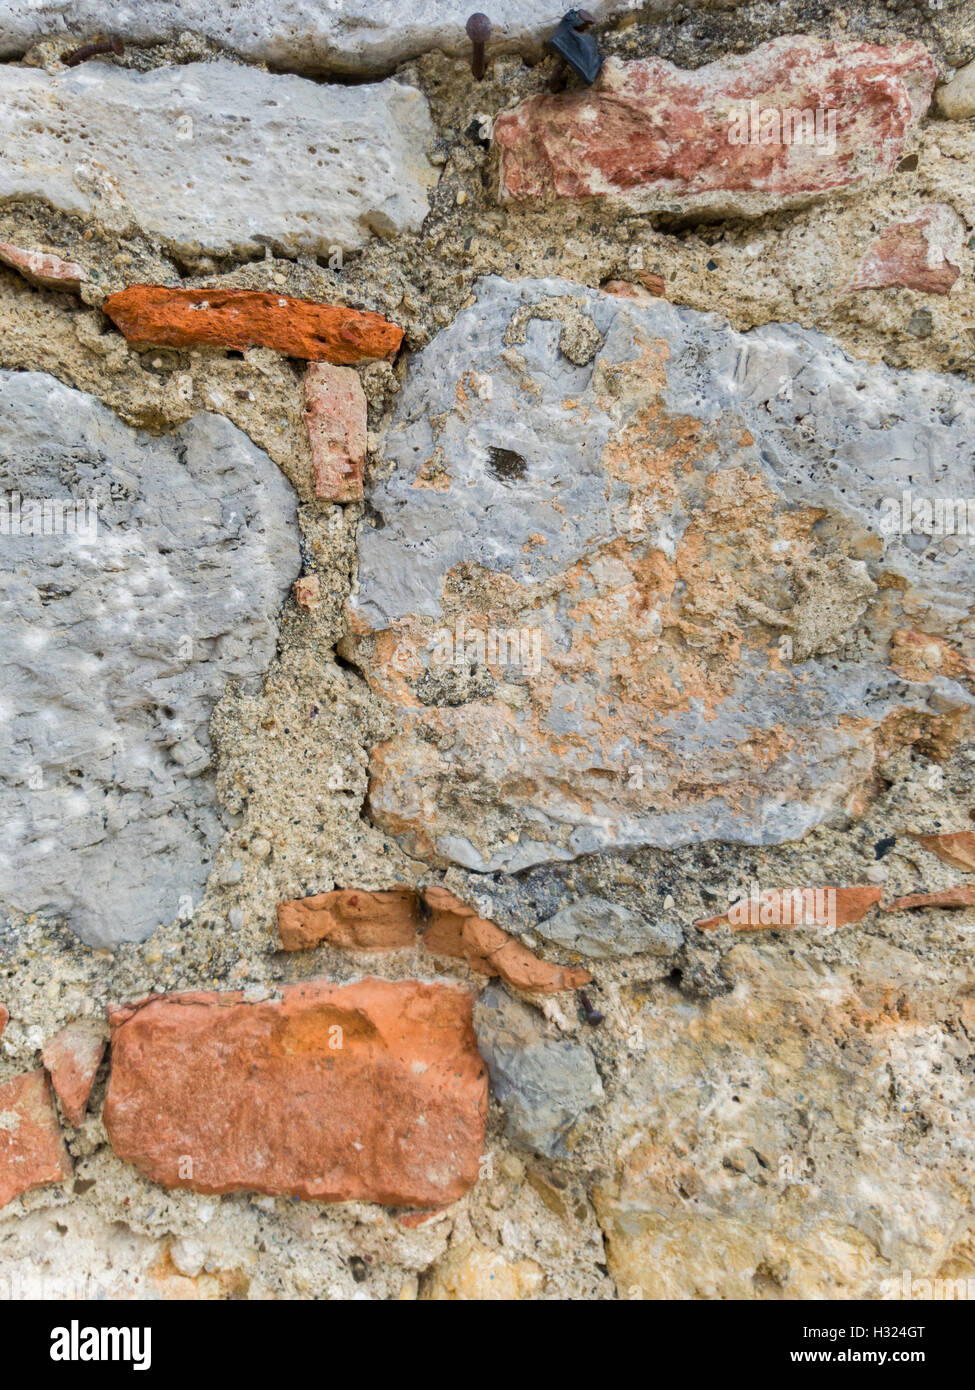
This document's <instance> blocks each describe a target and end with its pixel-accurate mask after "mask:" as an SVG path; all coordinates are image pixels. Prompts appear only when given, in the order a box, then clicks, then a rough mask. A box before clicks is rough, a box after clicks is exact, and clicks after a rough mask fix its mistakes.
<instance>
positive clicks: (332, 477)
mask: <svg viewBox="0 0 975 1390" xmlns="http://www.w3.org/2000/svg"><path fill="white" fill-rule="evenodd" d="M305 426H306V428H307V430H308V440H309V443H310V444H311V456H312V463H313V465H314V469H315V496H316V497H318V498H320V499H321V500H322V501H324V502H358V501H361V499H362V479H363V474H364V471H365V466H366V393H365V391H363V389H362V382H361V381H360V380H359V375H358V373H357V372H355V371H353V369H352V368H351V367H333V366H331V365H329V364H328V363H324V362H314V363H312V364H311V365H310V366H309V367H308V368H307V370H306V372H305Z"/></svg>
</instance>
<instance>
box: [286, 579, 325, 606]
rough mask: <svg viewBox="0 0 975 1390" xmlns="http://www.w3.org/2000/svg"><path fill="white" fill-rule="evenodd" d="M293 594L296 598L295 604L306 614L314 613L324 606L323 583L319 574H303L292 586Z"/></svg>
mask: <svg viewBox="0 0 975 1390" xmlns="http://www.w3.org/2000/svg"><path fill="white" fill-rule="evenodd" d="M291 592H292V593H293V594H294V596H295V603H297V605H298V607H299V608H303V609H304V610H305V612H306V613H314V611H315V609H316V608H321V606H322V582H321V580H320V579H319V577H318V575H317V574H303V575H302V576H301V578H300V579H296V580H295V582H294V583H293V584H292V586H291Z"/></svg>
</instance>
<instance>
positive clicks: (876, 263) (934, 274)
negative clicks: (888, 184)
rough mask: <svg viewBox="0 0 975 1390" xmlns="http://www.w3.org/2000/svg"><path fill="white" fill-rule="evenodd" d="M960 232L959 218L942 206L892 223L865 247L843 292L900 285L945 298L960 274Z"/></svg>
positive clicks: (961, 224)
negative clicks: (865, 252) (941, 295)
mask: <svg viewBox="0 0 975 1390" xmlns="http://www.w3.org/2000/svg"><path fill="white" fill-rule="evenodd" d="M964 231H965V227H964V223H963V222H962V220H961V218H960V217H959V216H958V214H957V213H956V212H954V211H953V210H952V209H951V208H949V207H946V206H945V205H944V204H943V203H934V204H931V205H930V206H929V207H926V208H922V209H921V211H920V212H918V213H916V214H915V215H914V216H913V217H907V218H905V219H904V220H903V221H902V222H892V223H891V224H890V226H888V227H885V228H884V230H883V232H881V234H880V236H879V237H878V238H877V239H876V241H874V242H872V243H871V244H870V246H869V247H868V248H867V254H866V255H865V256H864V258H863V260H862V261H861V262H860V266H859V269H858V270H857V272H856V274H855V275H854V277H853V279H852V280H851V281H850V283H849V284H848V285H847V287H846V290H845V291H844V293H846V294H854V293H856V292H857V291H859V290H879V289H886V288H888V287H889V286H892V285H899V286H902V287H903V288H904V289H909V290H920V291H921V292H922V293H924V294H948V293H949V291H950V290H951V287H952V285H953V284H954V283H955V281H956V280H957V279H958V276H959V275H960V273H961V272H960V270H959V268H958V264H957V262H958V259H959V256H960V253H961V247H962V238H963V235H964Z"/></svg>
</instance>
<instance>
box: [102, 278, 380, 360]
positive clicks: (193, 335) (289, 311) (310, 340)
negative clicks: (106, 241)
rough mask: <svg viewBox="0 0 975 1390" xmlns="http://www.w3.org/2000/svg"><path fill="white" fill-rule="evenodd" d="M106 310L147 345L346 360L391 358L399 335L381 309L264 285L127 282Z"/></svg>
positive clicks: (128, 335)
mask: <svg viewBox="0 0 975 1390" xmlns="http://www.w3.org/2000/svg"><path fill="white" fill-rule="evenodd" d="M104 309H105V313H106V314H108V316H109V318H110V319H112V321H113V322H114V323H116V324H118V326H119V328H120V329H121V330H122V332H123V333H124V334H125V336H126V338H128V340H129V342H130V343H141V344H144V345H146V346H151V347H200V346H209V347H223V348H236V349H237V350H238V351H241V352H243V351H246V349H247V348H251V347H269V348H274V349H275V351H277V352H282V353H285V354H286V355H287V356H289V357H303V358H307V359H309V360H310V361H315V362H319V361H321V362H335V363H339V364H346V365H348V364H349V363H352V362H362V361H367V360H370V359H375V358H392V357H395V356H396V353H397V352H398V351H399V346H400V343H401V342H402V341H403V330H402V329H401V328H397V327H396V325H395V324H393V323H389V322H388V320H387V319H384V318H382V317H381V315H379V314H373V313H368V312H360V311H359V310H358V309H346V308H343V307H341V306H340V305H337V304H317V303H313V302H312V301H311V300H309V299H291V298H289V297H288V296H286V295H280V294H267V293H265V292H264V291H262V290H234V289H216V288H210V289H202V290H175V289H167V288H166V287H165V286H163V285H130V286H129V287H128V289H125V290H120V291H119V293H118V294H113V295H111V296H110V297H109V298H108V299H106V301H105V304H104Z"/></svg>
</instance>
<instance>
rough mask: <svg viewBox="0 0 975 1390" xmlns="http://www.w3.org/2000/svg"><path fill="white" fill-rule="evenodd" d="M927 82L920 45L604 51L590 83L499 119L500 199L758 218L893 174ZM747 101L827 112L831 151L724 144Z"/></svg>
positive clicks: (924, 101)
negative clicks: (699, 53)
mask: <svg viewBox="0 0 975 1390" xmlns="http://www.w3.org/2000/svg"><path fill="white" fill-rule="evenodd" d="M934 81H935V67H934V63H933V62H932V59H931V57H930V55H929V54H928V53H927V51H926V49H925V48H924V47H923V46H922V45H921V44H918V43H901V44H897V45H896V46H893V47H882V46H879V45H877V44H869V43H832V42H823V41H820V40H818V39H813V38H807V37H804V36H793V37H788V38H780V39H773V40H772V41H771V42H769V43H766V44H762V45H761V46H760V47H759V48H757V49H755V51H754V52H752V53H749V54H745V55H742V56H733V57H729V58H725V59H721V60H719V61H717V62H714V63H709V64H707V65H706V66H704V67H700V68H697V69H695V70H693V71H685V70H682V69H679V68H675V67H674V66H673V65H672V64H670V63H667V62H664V60H663V59H661V58H656V57H654V58H646V59H640V60H638V61H636V62H629V63H624V62H621V61H619V60H618V59H614V58H611V59H608V60H607V62H606V63H605V64H604V66H603V70H602V73H601V74H600V77H599V78H598V80H597V82H596V84H595V86H594V87H592V88H587V89H583V90H575V91H570V92H565V93H561V94H558V95H552V94H546V95H540V96H534V97H529V98H528V99H527V100H526V101H523V102H522V103H521V104H520V105H518V106H516V107H514V108H513V109H512V110H511V111H506V112H503V113H502V114H501V115H500V116H499V117H498V119H497V121H496V122H495V126H494V139H495V142H496V143H497V145H498V146H499V147H500V150H501V176H500V177H501V194H502V197H504V198H509V199H515V200H518V201H528V200H551V199H554V198H613V199H616V200H617V201H620V202H622V203H624V204H627V205H630V206H634V207H637V208H639V209H641V210H647V211H649V210H654V209H660V210H671V209H673V208H674V207H675V205H679V206H680V208H681V210H683V211H685V212H687V211H702V212H703V211H711V212H712V213H714V214H715V215H726V214H741V215H755V214H758V213H761V212H764V211H768V210H769V209H771V208H774V207H777V206H782V205H783V204H785V203H786V202H787V200H788V201H791V202H793V203H795V202H798V201H808V200H809V199H810V198H812V197H815V196H817V195H819V194H823V193H827V192H829V191H830V190H832V189H837V188H846V187H849V186H852V185H856V184H858V183H862V182H865V181H867V180H869V179H871V178H876V177H878V176H882V175H885V174H888V173H889V172H890V171H891V170H892V168H893V166H894V164H895V163H896V161H897V160H898V159H899V158H900V156H901V154H902V152H903V149H904V146H905V143H906V141H907V138H908V136H909V134H910V132H911V130H912V128H913V127H914V125H915V124H916V123H917V121H918V120H919V119H920V117H921V116H922V115H923V113H924V112H925V110H926V109H927V107H928V105H929V103H930V99H931V93H932V90H933V87H934ZM752 101H756V102H757V103H758V107H759V110H771V109H774V110H776V111H778V112H781V111H783V110H787V109H790V110H800V111H802V110H811V111H815V109H816V108H817V107H822V108H823V109H824V110H826V111H828V110H830V109H833V110H835V112H836V126H835V136H836V141H835V149H834V150H833V151H832V152H830V150H829V149H828V148H823V149H821V150H819V149H815V148H812V147H811V146H810V145H808V144H805V145H804V144H801V143H796V142H789V143H782V142H779V143H777V144H771V143H766V144H762V143H747V144H737V143H732V142H731V141H730V139H729V133H730V131H731V113H732V112H734V111H738V110H747V111H750V107H749V103H750V102H752ZM749 119H750V118H749ZM770 119H771V118H770ZM750 135H751V126H750V125H749V128H748V131H747V132H746V138H749V137H750ZM760 135H761V131H760V129H759V130H758V131H756V136H757V137H759V138H760Z"/></svg>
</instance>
